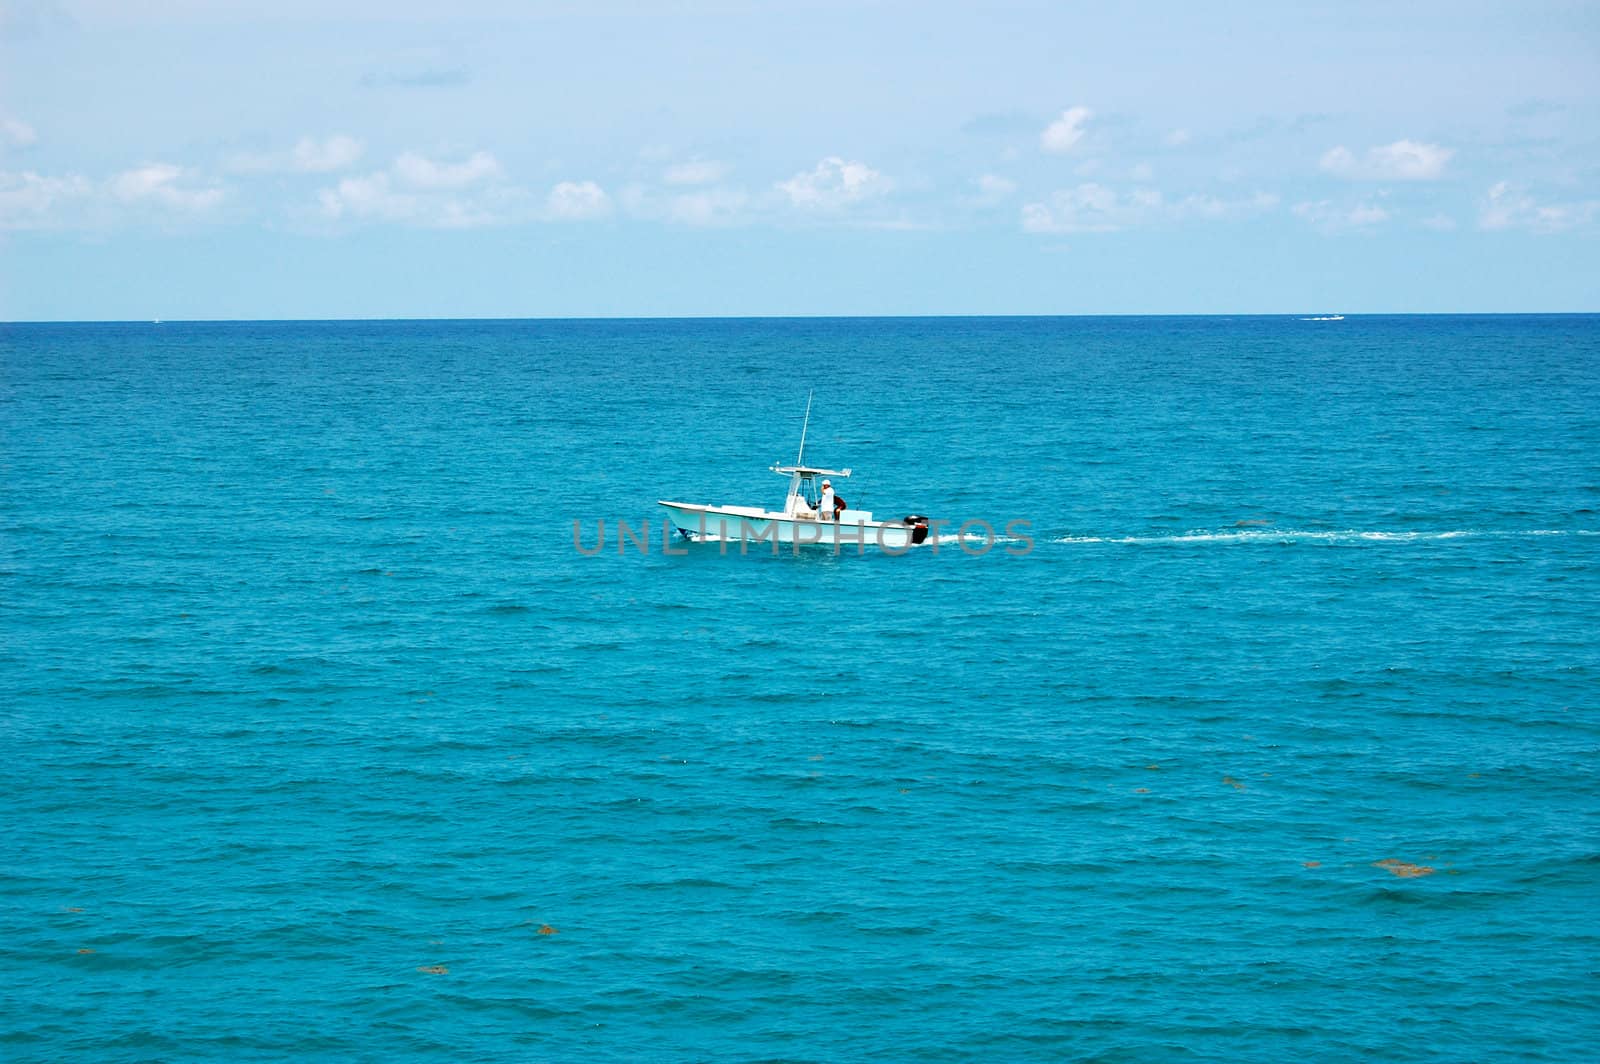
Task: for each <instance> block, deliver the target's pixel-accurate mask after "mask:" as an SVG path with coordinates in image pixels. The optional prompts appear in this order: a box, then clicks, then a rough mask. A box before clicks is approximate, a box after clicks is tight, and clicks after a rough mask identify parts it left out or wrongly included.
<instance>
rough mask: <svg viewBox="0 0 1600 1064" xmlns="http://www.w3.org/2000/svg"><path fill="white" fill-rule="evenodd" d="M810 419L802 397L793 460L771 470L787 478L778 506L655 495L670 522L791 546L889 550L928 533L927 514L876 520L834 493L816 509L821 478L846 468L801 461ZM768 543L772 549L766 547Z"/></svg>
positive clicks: (686, 531)
mask: <svg viewBox="0 0 1600 1064" xmlns="http://www.w3.org/2000/svg"><path fill="white" fill-rule="evenodd" d="M810 423H811V402H810V400H809V399H808V400H807V401H806V426H805V427H803V428H802V429H801V430H800V453H799V455H798V456H797V457H796V458H795V464H794V465H792V466H772V467H770V468H771V469H772V471H773V472H774V473H778V474H781V475H782V476H786V477H788V478H789V491H788V493H787V494H786V495H785V496H784V499H783V508H782V509H781V510H766V509H763V508H761V507H759V506H713V505H711V504H700V503H692V502H670V501H668V500H666V499H662V500H660V503H661V505H662V506H664V507H665V508H666V511H667V513H669V514H671V515H672V523H673V524H674V525H676V526H677V528H678V531H679V533H681V534H682V535H683V536H684V538H686V539H693V540H703V541H706V542H712V543H742V544H745V545H746V546H745V547H743V548H741V549H749V546H752V545H753V546H757V547H759V546H761V545H764V544H769V543H770V544H778V543H786V544H793V545H794V546H795V547H796V548H798V547H802V546H807V545H820V546H830V547H835V548H840V547H848V546H853V547H856V548H857V549H858V550H864V549H866V548H868V547H874V548H882V549H885V550H889V551H898V550H908V549H910V548H911V547H914V546H916V545H917V544H919V543H922V542H923V541H925V540H926V539H927V538H928V519H927V518H926V517H924V516H922V515H921V514H911V515H910V516H908V517H904V518H901V519H900V520H897V521H880V520H878V519H876V518H875V517H874V516H873V515H872V512H871V511H869V510H856V509H852V508H850V507H849V506H848V505H847V504H846V503H845V500H844V499H842V498H839V497H838V496H835V501H836V502H837V503H839V504H840V505H839V507H838V509H837V511H836V513H835V514H832V515H826V514H822V513H819V512H818V506H819V505H820V503H821V498H822V495H821V484H822V482H823V481H826V480H829V479H831V478H833V477H838V478H840V479H846V478H848V477H849V476H850V470H848V469H819V468H817V467H815V466H808V465H803V464H802V463H801V459H803V458H804V457H805V453H806V428H808V427H809V426H810ZM769 549H776V548H775V547H774V548H769Z"/></svg>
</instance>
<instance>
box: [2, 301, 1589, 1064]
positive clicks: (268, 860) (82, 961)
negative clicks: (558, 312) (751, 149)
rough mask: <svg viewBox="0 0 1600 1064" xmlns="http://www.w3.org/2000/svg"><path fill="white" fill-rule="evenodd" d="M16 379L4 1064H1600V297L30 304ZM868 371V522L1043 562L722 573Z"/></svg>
mask: <svg viewBox="0 0 1600 1064" xmlns="http://www.w3.org/2000/svg"><path fill="white" fill-rule="evenodd" d="M0 369H3V377H0V432H3V436H0V442H3V451H0V478H3V488H4V490H3V497H0V618H3V630H0V634H3V637H4V639H3V644H0V666H3V668H0V754H3V756H4V760H5V764H6V766H7V769H8V771H7V774H6V784H7V786H6V796H5V799H4V801H3V802H0V837H3V838H4V839H5V840H6V846H5V859H4V861H3V862H0V944H3V945H0V949H3V950H4V954H5V956H6V957H7V959H8V975H7V978H6V979H5V981H4V984H5V985H4V988H3V989H0V1055H3V1056H4V1057H5V1058H6V1059H7V1060H30V1061H31V1060H39V1061H46V1060H58V1059H62V1058H63V1057H67V1056H80V1057H83V1058H85V1059H94V1060H110V1061H116V1060H150V1059H160V1060H176V1059H194V1058H205V1057H211V1058H215V1057H226V1058H230V1059H269V1058H282V1057H285V1056H289V1055H294V1056H304V1057H315V1058H328V1059H368V1060H379V1059H393V1058H402V1057H403V1058H406V1059H425V1060H428V1059H431V1060H441V1061H443V1060H461V1059H472V1060H567V1059H572V1058H574V1057H578V1056H580V1055H581V1056H582V1057H584V1058H586V1059H590V1060H668V1061H678V1060H684V1061H687V1060H706V1059H751V1060H756V1059H768V1060H777V1059H783V1060H819V1061H836V1060H853V1059H864V1058H873V1059H898V1060H918V1061H922V1060H969V1059H979V1058H982V1059H1000V1060H1062V1059H1102V1060H1128V1061H1133V1060H1170V1059H1185V1060H1216V1061H1238V1060H1281V1059H1283V1058H1285V1057H1286V1056H1288V1055H1290V1054H1300V1055H1309V1056H1311V1057H1313V1058H1317V1059H1360V1058H1375V1057H1380V1056H1381V1057H1383V1058H1385V1059H1392V1060H1437V1059H1452V1060H1467V1059H1480V1060H1481V1059H1496V1060H1498V1059H1530V1060H1540V1059H1543V1060H1562V1061H1565V1060H1572V1059H1576V1058H1580V1057H1586V1056H1589V1055H1591V1054H1592V1052H1593V1045H1594V1044H1595V1043H1596V1041H1597V1040H1600V1021H1597V1020H1596V1017H1597V1015H1600V982H1597V978H1596V977H1597V973H1600V923H1597V920H1596V916H1595V913H1596V912H1597V911H1600V801H1597V795H1600V787H1597V784H1600V780H1597V769H1600V759H1597V756H1596V755H1597V748H1600V636H1597V631H1600V628H1597V623H1596V619H1597V617H1600V564H1597V563H1600V513H1597V510H1600V318H1596V317H1586V316H1565V317H1464V318H1434V317H1394V318H1350V319H1348V320H1346V321H1343V322H1306V321H1300V320H1297V319H1295V318H1290V317H1271V318H1236V319H1226V318H1189V319H1185V318H1142V319H1093V318H1090V319H989V320H985V319H929V320H918V319H893V320H870V319H852V320H754V321H607V322H578V321H575V322H546V321H529V322H376V323H260V324H250V323H236V324H182V323H172V324H165V325H160V326H156V325H148V324H125V325H5V326H0ZM812 387H814V388H815V389H816V393H817V402H816V409H815V410H814V411H813V414H812V418H811V426H810V436H809V440H808V443H807V448H806V455H807V458H808V459H809V460H811V461H815V462H822V463H828V464H833V465H837V466H852V467H854V469H855V471H856V476H855V477H854V478H852V480H851V481H849V482H848V484H847V485H846V486H844V487H843V488H842V493H843V494H845V495H846V497H847V498H849V500H850V502H851V504H852V505H854V506H859V507H862V508H866V509H871V510H874V511H876V512H877V513H879V514H880V515H882V516H889V517H898V516H900V515H901V514H905V513H911V512H918V513H925V514H930V515H933V516H935V517H943V518H948V519H953V520H955V521H957V522H960V521H965V520H984V521H987V522H989V523H991V524H992V525H994V526H995V527H996V528H1001V527H1002V526H1004V525H1005V524H1006V523H1007V522H1010V521H1014V520H1023V521H1027V522H1029V524H1028V526H1026V529H1025V530H1024V536H1025V538H1026V539H1027V540H1031V549H1029V547H1030V544H1029V543H1027V542H1025V541H1024V536H1018V537H1013V538H1011V539H1008V540H1005V541H1004V542H1002V543H1000V544H998V545H997V546H996V547H995V549H993V550H991V551H989V552H988V553H986V554H982V555H981V556H980V555H976V554H969V553H967V552H964V551H962V550H961V549H960V546H959V544H958V543H957V542H955V541H954V540H952V539H949V538H946V539H945V540H944V541H943V542H942V543H940V544H939V549H938V550H937V551H934V550H931V549H922V550H919V551H917V552H915V553H912V554H908V555H906V556H904V557H894V558H890V557H883V556H881V555H872V556H867V557H855V556H851V555H849V554H846V555H844V556H838V557H836V556H834V555H832V554H831V553H829V552H827V551H826V550H822V551H817V550H811V551H805V552H801V554H800V555H799V556H794V555H792V554H783V555H780V556H778V557H773V556H771V555H770V554H759V553H758V554H752V555H750V556H746V557H740V556H738V555H737V553H734V554H732V555H728V556H723V555H722V554H721V553H720V552H719V550H718V549H717V548H716V547H715V546H710V545H690V546H688V547H686V548H683V549H684V551H685V552H684V553H682V554H673V555H664V554H663V553H662V552H661V550H660V546H661V542H660V524H659V522H660V519H661V517H662V513H661V511H660V510H659V509H658V508H657V507H656V506H655V501H656V500H657V499H659V498H678V499H684V500H686V501H700V502H719V503H752V504H771V503H775V502H776V501H778V500H779V499H780V498H781V494H782V490H783V487H784V482H783V481H782V480H781V479H780V478H778V477H775V476H773V475H772V474H771V473H769V472H767V471H766V469H765V467H766V466H768V465H771V464H774V463H776V462H780V461H790V460H792V459H793V457H794V451H795V447H796V444H797V442H798V438H799V432H800V422H801V413H802V410H803V408H804V404H805V398H806V393H807V390H808V389H810V388H812ZM600 520H604V521H606V523H607V527H608V533H609V534H611V541H610V542H608V544H607V550H606V551H605V552H604V553H602V554H599V555H596V556H593V557H588V556H584V555H583V554H581V553H579V552H578V551H577V550H575V549H574V538H573V525H574V522H578V523H579V525H580V532H581V540H582V542H583V543H584V544H585V545H586V546H589V547H592V546H593V544H594V542H595V538H596V533H597V523H598V522H599V521H600ZM618 520H622V521H627V522H629V524H630V526H632V527H634V528H637V527H638V526H639V525H640V524H641V523H643V522H644V521H646V520H650V521H652V522H654V524H653V532H652V535H651V540H650V547H651V549H650V552H649V553H648V554H645V553H641V551H640V550H638V549H637V548H635V547H632V546H631V545H630V546H629V547H628V549H627V550H626V552H625V553H620V554H619V553H618V551H617V549H616V544H615V541H614V531H615V522H616V521H618ZM1380 862H1394V863H1391V864H1387V865H1385V864H1381V863H1380ZM541 931H543V932H545V933H541Z"/></svg>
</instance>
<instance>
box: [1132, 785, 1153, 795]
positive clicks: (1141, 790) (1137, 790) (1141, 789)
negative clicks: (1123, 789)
mask: <svg viewBox="0 0 1600 1064" xmlns="http://www.w3.org/2000/svg"><path fill="white" fill-rule="evenodd" d="M1133 793H1134V794H1149V793H1150V788H1149V787H1135V788H1134V789H1133Z"/></svg>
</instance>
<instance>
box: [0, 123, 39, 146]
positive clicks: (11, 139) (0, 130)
mask: <svg viewBox="0 0 1600 1064" xmlns="http://www.w3.org/2000/svg"><path fill="white" fill-rule="evenodd" d="M38 141H39V134H37V133H35V132H34V131H33V127H32V126H30V125H28V123H26V122H24V121H22V120H21V119H20V118H10V117H6V118H0V147H4V148H30V147H32V146H33V145H34V144H36V143H38Z"/></svg>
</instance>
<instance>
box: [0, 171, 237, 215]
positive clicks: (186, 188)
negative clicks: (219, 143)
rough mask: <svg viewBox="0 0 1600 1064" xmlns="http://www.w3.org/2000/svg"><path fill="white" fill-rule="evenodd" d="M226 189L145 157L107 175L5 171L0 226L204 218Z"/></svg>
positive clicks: (0, 189) (0, 183) (0, 174)
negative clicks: (91, 176) (99, 178)
mask: <svg viewBox="0 0 1600 1064" xmlns="http://www.w3.org/2000/svg"><path fill="white" fill-rule="evenodd" d="M224 198H225V194H224V192H223V190H222V189H221V188H219V187H217V186H216V185H214V184H212V183H210V182H209V181H207V180H205V179H203V178H201V177H200V176H199V175H198V174H196V173H194V172H193V171H191V170H186V169H184V168H183V167H180V166H174V165H172V164H171V163H146V164H145V165H143V166H136V167H134V168H132V169H130V170H124V171H122V172H121V173H119V174H116V175H115V176H113V177H110V178H107V179H106V180H104V181H94V180H91V179H89V178H87V177H84V176H83V175H82V174H66V175H64V176H60V177H56V176H51V175H49V174H39V173H35V172H34V171H31V170H29V171H24V172H21V173H16V172H0V229H96V228H109V227H112V226H115V225H117V224H119V223H123V222H129V221H136V220H138V219H140V218H149V217H151V216H152V212H154V214H153V216H154V217H156V218H161V219H166V220H171V219H172V218H173V217H174V216H175V215H184V216H188V217H192V218H203V217H204V216H205V215H206V214H208V213H210V212H211V211H212V210H213V208H215V207H217V206H219V205H220V204H221V203H222V201H223V199H224Z"/></svg>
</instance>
